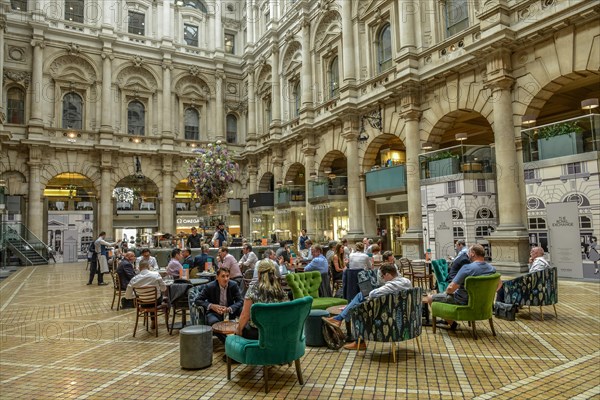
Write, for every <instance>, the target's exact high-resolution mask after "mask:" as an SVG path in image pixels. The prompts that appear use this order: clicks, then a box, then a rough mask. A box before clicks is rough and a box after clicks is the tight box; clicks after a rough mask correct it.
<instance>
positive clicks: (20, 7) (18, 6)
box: [10, 0, 27, 11]
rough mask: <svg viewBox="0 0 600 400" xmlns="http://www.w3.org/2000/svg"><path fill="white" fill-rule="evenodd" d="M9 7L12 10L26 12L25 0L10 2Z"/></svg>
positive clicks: (11, 0) (12, 0)
mask: <svg viewBox="0 0 600 400" xmlns="http://www.w3.org/2000/svg"><path fill="white" fill-rule="evenodd" d="M10 6H11V8H12V9H13V10H17V11H27V0H10Z"/></svg>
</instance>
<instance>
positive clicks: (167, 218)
mask: <svg viewBox="0 0 600 400" xmlns="http://www.w3.org/2000/svg"><path fill="white" fill-rule="evenodd" d="M162 164H163V165H162V167H163V169H162V179H163V181H162V198H161V200H160V216H161V218H160V230H161V232H166V233H171V234H175V233H176V232H175V231H174V229H175V224H174V222H175V221H174V217H173V184H172V178H173V161H172V159H171V156H164V158H163V163H162Z"/></svg>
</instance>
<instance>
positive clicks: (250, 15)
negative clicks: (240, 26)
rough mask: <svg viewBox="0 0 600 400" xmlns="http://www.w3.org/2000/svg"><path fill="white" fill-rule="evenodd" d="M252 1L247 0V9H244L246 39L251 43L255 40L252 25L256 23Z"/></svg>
mask: <svg viewBox="0 0 600 400" xmlns="http://www.w3.org/2000/svg"><path fill="white" fill-rule="evenodd" d="M254 1H255V0H248V9H247V10H246V21H247V24H246V31H247V40H248V44H250V45H253V44H254V42H255V38H254V35H255V33H254V29H255V28H254V25H255V23H256V20H255V15H254Z"/></svg>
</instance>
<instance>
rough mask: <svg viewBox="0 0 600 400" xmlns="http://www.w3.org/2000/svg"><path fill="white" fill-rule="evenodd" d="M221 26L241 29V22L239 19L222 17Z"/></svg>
mask: <svg viewBox="0 0 600 400" xmlns="http://www.w3.org/2000/svg"><path fill="white" fill-rule="evenodd" d="M223 26H224V27H225V28H229V29H234V30H236V31H239V30H241V24H240V22H239V21H236V20H235V19H231V18H223Z"/></svg>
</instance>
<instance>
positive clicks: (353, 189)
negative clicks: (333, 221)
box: [342, 115, 364, 238]
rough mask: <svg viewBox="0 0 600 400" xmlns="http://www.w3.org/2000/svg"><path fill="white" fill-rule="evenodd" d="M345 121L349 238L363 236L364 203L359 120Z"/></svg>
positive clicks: (343, 132)
mask: <svg viewBox="0 0 600 400" xmlns="http://www.w3.org/2000/svg"><path fill="white" fill-rule="evenodd" d="M346 118H347V119H346V120H345V121H344V127H343V131H342V136H343V137H344V139H346V160H347V163H348V168H347V171H348V219H349V229H348V237H352V238H357V237H360V236H363V234H364V231H363V224H362V201H361V200H360V199H361V194H360V185H359V178H358V175H359V174H360V171H359V165H358V141H357V138H358V129H359V120H358V118H356V117H352V116H349V115H347V116H346Z"/></svg>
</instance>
